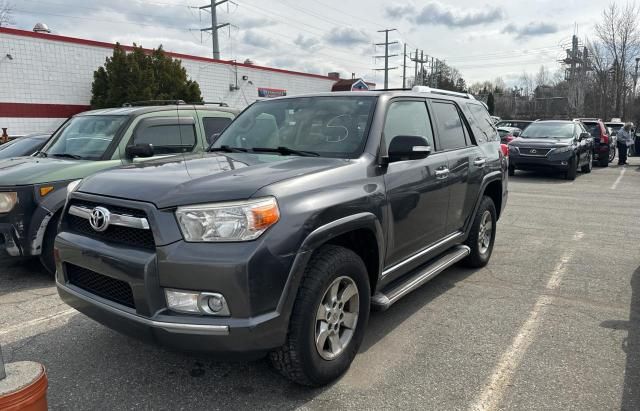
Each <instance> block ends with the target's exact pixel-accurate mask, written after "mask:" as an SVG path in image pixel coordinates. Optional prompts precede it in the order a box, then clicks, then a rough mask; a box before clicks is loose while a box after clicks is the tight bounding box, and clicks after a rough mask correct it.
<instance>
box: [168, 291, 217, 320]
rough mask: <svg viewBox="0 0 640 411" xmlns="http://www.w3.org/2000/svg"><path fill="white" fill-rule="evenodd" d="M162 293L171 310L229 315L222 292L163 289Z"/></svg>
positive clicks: (186, 312)
mask: <svg viewBox="0 0 640 411" xmlns="http://www.w3.org/2000/svg"><path fill="white" fill-rule="evenodd" d="M164 293H165V296H166V298H167V308H169V309H170V310H172V311H176V312H179V313H185V314H204V315H215V316H228V315H230V313H229V307H228V306H227V301H226V300H225V298H224V296H223V295H222V294H219V293H207V292H198V291H184V290H164Z"/></svg>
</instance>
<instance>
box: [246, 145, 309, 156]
mask: <svg viewBox="0 0 640 411" xmlns="http://www.w3.org/2000/svg"><path fill="white" fill-rule="evenodd" d="M251 151H254V152H256V153H279V154H282V155H283V156H286V155H291V154H293V155H294V156H300V157H319V156H320V154H318V153H316V152H314V151H302V150H294V149H292V148H289V147H282V146H280V147H277V148H270V147H254V148H252V149H251Z"/></svg>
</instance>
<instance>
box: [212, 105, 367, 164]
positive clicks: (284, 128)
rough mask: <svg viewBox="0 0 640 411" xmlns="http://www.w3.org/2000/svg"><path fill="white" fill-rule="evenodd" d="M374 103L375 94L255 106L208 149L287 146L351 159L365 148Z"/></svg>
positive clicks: (249, 148) (326, 155) (275, 147)
mask: <svg viewBox="0 0 640 411" xmlns="http://www.w3.org/2000/svg"><path fill="white" fill-rule="evenodd" d="M375 101H376V98H375V97H373V96H371V97H369V96H366V97H363V96H353V97H351V96H349V97H299V98H290V99H283V100H274V101H261V102H257V103H255V104H253V105H252V106H251V107H249V108H248V109H247V110H246V111H245V112H244V113H242V114H241V115H240V116H239V117H238V118H237V119H236V120H235V121H234V122H233V123H231V124H230V125H229V127H227V128H226V129H225V130H224V132H223V133H222V135H220V137H219V138H218V139H217V140H216V141H215V142H214V144H213V145H212V147H213V148H221V147H222V148H224V146H228V147H232V148H240V149H243V150H245V149H246V150H249V151H251V150H252V149H255V148H268V149H277V148H279V147H286V148H287V149H290V150H296V151H304V152H312V153H317V154H318V155H320V156H323V157H338V158H352V157H355V156H357V155H359V154H360V153H361V152H362V150H363V148H364V144H365V142H366V141H365V140H366V132H367V129H368V125H369V122H370V121H371V117H372V114H373V109H374V106H375ZM256 151H258V150H256ZM294 154H295V153H294Z"/></svg>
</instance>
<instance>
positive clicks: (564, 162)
mask: <svg viewBox="0 0 640 411" xmlns="http://www.w3.org/2000/svg"><path fill="white" fill-rule="evenodd" d="M560 164H562V165H563V166H566V165H567V164H569V163H567V162H566V161H563V162H561V163H560Z"/></svg>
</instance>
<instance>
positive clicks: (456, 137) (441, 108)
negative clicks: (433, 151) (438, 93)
mask: <svg viewBox="0 0 640 411" xmlns="http://www.w3.org/2000/svg"><path fill="white" fill-rule="evenodd" d="M433 113H434V115H435V116H436V119H437V124H438V141H440V145H441V146H442V147H440V149H441V150H451V149H455V148H461V147H466V145H467V142H466V140H465V137H464V128H463V126H462V119H460V114H459V113H458V109H457V108H456V106H455V105H453V104H451V103H440V102H434V103H433Z"/></svg>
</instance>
